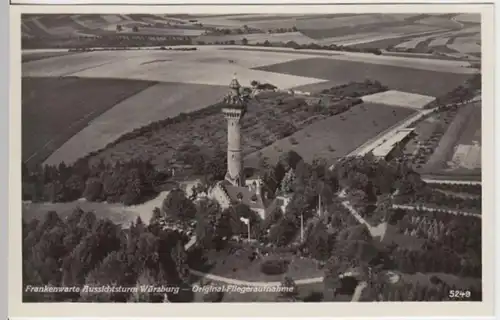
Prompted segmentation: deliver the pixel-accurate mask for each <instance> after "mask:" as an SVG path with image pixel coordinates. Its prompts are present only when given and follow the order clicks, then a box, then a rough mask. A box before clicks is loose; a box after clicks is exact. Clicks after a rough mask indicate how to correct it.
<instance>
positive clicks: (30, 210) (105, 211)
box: [22, 191, 168, 227]
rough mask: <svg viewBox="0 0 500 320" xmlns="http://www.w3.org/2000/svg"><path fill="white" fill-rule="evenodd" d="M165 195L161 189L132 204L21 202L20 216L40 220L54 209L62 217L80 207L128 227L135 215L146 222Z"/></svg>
mask: <svg viewBox="0 0 500 320" xmlns="http://www.w3.org/2000/svg"><path fill="white" fill-rule="evenodd" d="M167 195H168V191H163V192H160V193H159V194H158V196H157V197H156V198H154V199H151V200H149V201H147V202H145V203H142V204H139V205H132V206H125V205H123V204H119V203H107V202H92V201H87V200H83V199H82V200H77V201H72V202H65V203H61V202H58V203H41V202H37V203H31V202H23V208H22V216H23V219H25V220H26V221H30V220H32V219H38V220H41V219H44V217H45V215H46V214H47V212H49V211H55V212H57V213H58V215H59V216H60V217H61V218H62V219H64V218H66V217H68V216H69V215H71V213H72V212H73V210H75V208H81V209H82V210H83V211H93V212H94V213H95V214H96V216H97V218H108V219H110V220H111V221H112V222H113V223H116V224H120V225H123V226H124V227H128V226H129V224H130V223H131V222H135V221H136V219H137V217H141V219H142V221H143V222H144V223H148V222H149V220H150V219H151V217H152V216H153V210H154V208H155V207H158V208H161V206H162V203H163V200H164V199H165V198H166V197H167Z"/></svg>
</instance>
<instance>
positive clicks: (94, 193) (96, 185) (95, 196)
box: [83, 178, 103, 201]
mask: <svg viewBox="0 0 500 320" xmlns="http://www.w3.org/2000/svg"><path fill="white" fill-rule="evenodd" d="M102 191H103V186H102V182H101V181H100V180H99V179H98V178H90V179H88V180H87V183H86V186H85V191H84V192H83V197H84V198H85V199H87V200H89V201H97V200H100V199H101V194H102Z"/></svg>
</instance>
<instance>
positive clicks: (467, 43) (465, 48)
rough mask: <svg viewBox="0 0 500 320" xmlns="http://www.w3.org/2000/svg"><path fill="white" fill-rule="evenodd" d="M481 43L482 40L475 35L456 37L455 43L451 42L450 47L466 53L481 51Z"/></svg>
mask: <svg viewBox="0 0 500 320" xmlns="http://www.w3.org/2000/svg"><path fill="white" fill-rule="evenodd" d="M480 43H481V42H480V40H476V39H474V37H459V38H456V39H455V40H454V41H453V43H451V44H449V45H448V47H449V48H450V49H453V50H456V51H459V52H464V53H480V52H481V44H480Z"/></svg>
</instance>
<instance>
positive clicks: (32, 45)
mask: <svg viewBox="0 0 500 320" xmlns="http://www.w3.org/2000/svg"><path fill="white" fill-rule="evenodd" d="M190 44H192V37H188V36H169V35H157V34H153V35H151V34H142V33H139V29H136V30H134V29H133V30H132V32H130V33H127V32H124V31H122V32H120V33H113V32H112V33H106V32H99V33H97V34H95V35H92V36H77V37H76V36H71V37H54V36H49V37H35V38H23V40H22V46H23V48H26V49H47V48H63V49H68V48H109V47H151V46H175V45H190Z"/></svg>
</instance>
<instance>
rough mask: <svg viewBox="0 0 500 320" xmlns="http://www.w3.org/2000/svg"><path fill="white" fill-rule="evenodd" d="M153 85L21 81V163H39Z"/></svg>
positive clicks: (108, 81)
mask: <svg viewBox="0 0 500 320" xmlns="http://www.w3.org/2000/svg"><path fill="white" fill-rule="evenodd" d="M153 84H154V83H153V82H147V81H130V80H117V79H80V78H23V80H22V123H23V126H22V157H23V161H27V162H28V163H40V162H42V161H43V160H45V158H47V157H48V156H49V155H50V154H51V153H52V152H53V151H54V150H56V149H57V148H59V147H60V146H61V145H62V144H63V143H64V142H65V141H66V140H67V139H69V138H70V137H71V136H72V135H74V134H75V133H77V132H79V131H80V130H82V129H83V128H84V127H85V126H87V124H88V123H89V122H90V121H91V120H93V119H95V118H97V117H98V116H99V115H101V114H102V113H103V112H105V111H106V110H108V109H109V108H111V107H113V106H114V105H116V104H117V103H119V102H120V101H123V100H125V99H127V98H129V97H130V96H133V95H134V94H136V93H138V92H140V91H142V90H144V89H146V88H148V87H149V86H151V85H153Z"/></svg>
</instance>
